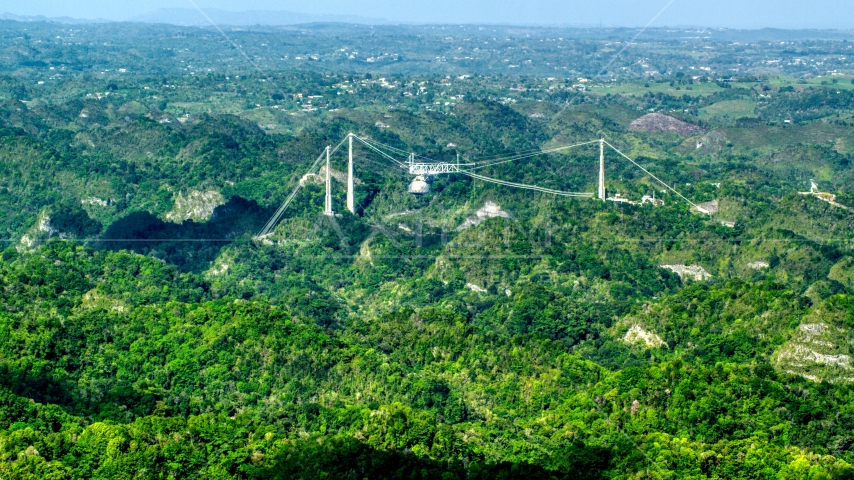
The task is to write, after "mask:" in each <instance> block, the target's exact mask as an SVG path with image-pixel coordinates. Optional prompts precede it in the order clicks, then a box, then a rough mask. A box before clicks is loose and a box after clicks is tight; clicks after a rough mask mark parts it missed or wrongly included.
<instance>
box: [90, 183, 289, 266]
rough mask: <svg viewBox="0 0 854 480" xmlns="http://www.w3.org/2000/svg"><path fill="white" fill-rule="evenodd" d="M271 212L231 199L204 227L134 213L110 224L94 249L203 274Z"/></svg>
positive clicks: (253, 204)
mask: <svg viewBox="0 0 854 480" xmlns="http://www.w3.org/2000/svg"><path fill="white" fill-rule="evenodd" d="M272 214H273V211H272V210H270V209H265V208H262V207H261V206H259V205H258V204H257V203H255V201H251V200H244V199H242V198H239V197H235V198H232V199H231V200H229V201H228V203H226V204H225V205H221V206H219V207H217V208H216V210H214V214H213V217H212V218H211V220H209V221H207V222H204V223H197V222H194V221H189V220H188V221H185V222H184V223H182V224H175V223H169V222H164V221H163V220H160V219H159V218H157V217H155V216H154V215H152V214H150V213H148V212H135V213H132V214H130V215H128V216H126V217H124V218H122V219H121V220H118V221H116V222H114V223H113V224H112V225H110V226H109V227H108V228H107V229H106V231H104V232H103V233H102V234H101V236H100V239H99V240H98V242H97V247H98V248H101V249H105V250H130V251H133V252H135V253H139V254H142V255H149V256H152V257H155V258H159V259H161V260H163V261H165V262H168V263H171V264H173V265H175V266H177V267H178V268H179V269H181V271H184V272H194V273H198V272H201V271H203V270H205V269H206V268H207V267H208V265H209V263H210V262H211V261H213V260H214V259H215V258H216V257H217V255H218V254H219V251H220V250H221V249H222V248H223V247H224V246H225V245H228V244H229V243H232V242H234V241H236V240H240V239H248V238H249V237H250V236H251V235H253V234H254V233H255V232H257V231H258V230H260V229H261V227H262V226H263V225H264V223H265V222H266V221H267V219H268V218H270V215H272Z"/></svg>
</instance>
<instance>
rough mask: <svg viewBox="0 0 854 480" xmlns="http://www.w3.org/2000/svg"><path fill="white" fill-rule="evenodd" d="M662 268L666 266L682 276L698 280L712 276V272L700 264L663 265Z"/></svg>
mask: <svg viewBox="0 0 854 480" xmlns="http://www.w3.org/2000/svg"><path fill="white" fill-rule="evenodd" d="M661 268H666V269H668V270H670V271H672V272H674V273H676V274H678V275H679V277H681V278H682V280H685V279H691V280H696V281H698V282H701V281H703V280H706V279H708V278H712V274H711V273H709V272H707V271H706V269H704V268H703V267H701V266H699V265H662V266H661Z"/></svg>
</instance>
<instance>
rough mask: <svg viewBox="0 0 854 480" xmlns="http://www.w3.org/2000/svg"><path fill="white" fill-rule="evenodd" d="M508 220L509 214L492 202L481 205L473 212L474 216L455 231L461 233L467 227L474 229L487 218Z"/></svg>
mask: <svg viewBox="0 0 854 480" xmlns="http://www.w3.org/2000/svg"><path fill="white" fill-rule="evenodd" d="M495 217H501V218H510V214H509V213H507V212H505V211H504V210H502V209H501V206H500V205H498V204H497V203H494V202H486V203H485V204H483V208H481V209H480V210H478V211H476V212H474V215H473V216H471V217H469V218H467V219H466V220H465V221H464V222H463V223H462V224H461V225H460V226H459V227H457V231H458V232H461V231H463V230H465V229H467V228H469V227H475V226H477V225H480V223H481V222H483V221H484V220H486V219H488V218H495Z"/></svg>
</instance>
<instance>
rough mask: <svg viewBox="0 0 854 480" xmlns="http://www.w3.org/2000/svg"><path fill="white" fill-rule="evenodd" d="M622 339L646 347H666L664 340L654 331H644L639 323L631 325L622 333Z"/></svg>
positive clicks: (630, 343)
mask: <svg viewBox="0 0 854 480" xmlns="http://www.w3.org/2000/svg"><path fill="white" fill-rule="evenodd" d="M623 341H624V342H625V343H628V344H629V345H638V346H642V347H646V348H658V347H667V344H666V343H664V340H662V339H661V337H659V336H658V334H656V333H655V332H650V331H646V330H644V329H643V328H641V326H640V325H637V324H635V325H632V328H630V329H629V331H628V332H626V334H625V335H623Z"/></svg>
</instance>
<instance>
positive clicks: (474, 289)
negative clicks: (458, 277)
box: [466, 283, 486, 293]
mask: <svg viewBox="0 0 854 480" xmlns="http://www.w3.org/2000/svg"><path fill="white" fill-rule="evenodd" d="M466 288H468V289H469V290H471V291H472V292H477V293H486V289H485V288H483V287H481V286H478V285H475V284H473V283H466Z"/></svg>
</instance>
